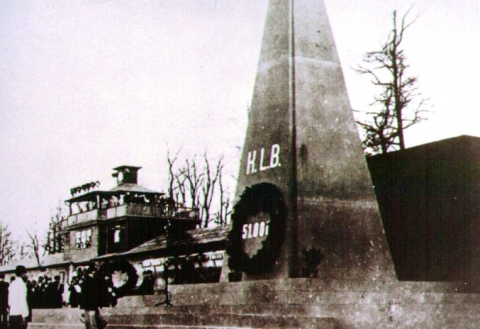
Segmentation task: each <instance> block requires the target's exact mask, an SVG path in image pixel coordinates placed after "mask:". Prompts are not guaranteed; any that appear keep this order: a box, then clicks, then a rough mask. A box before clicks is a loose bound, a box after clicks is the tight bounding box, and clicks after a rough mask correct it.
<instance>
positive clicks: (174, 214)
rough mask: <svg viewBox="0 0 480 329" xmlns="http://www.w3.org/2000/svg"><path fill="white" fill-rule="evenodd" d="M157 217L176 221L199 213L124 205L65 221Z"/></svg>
mask: <svg viewBox="0 0 480 329" xmlns="http://www.w3.org/2000/svg"><path fill="white" fill-rule="evenodd" d="M125 216H132V217H157V218H161V217H163V218H165V217H167V218H176V219H191V220H195V219H198V216H199V211H198V209H196V208H188V207H178V206H177V207H169V206H150V205H141V204H124V205H120V206H116V207H111V208H107V209H104V208H102V209H93V210H90V211H85V212H81V213H78V214H73V215H70V216H69V217H68V219H67V225H69V226H70V225H75V224H79V223H83V222H87V221H90V220H98V219H112V218H117V217H125Z"/></svg>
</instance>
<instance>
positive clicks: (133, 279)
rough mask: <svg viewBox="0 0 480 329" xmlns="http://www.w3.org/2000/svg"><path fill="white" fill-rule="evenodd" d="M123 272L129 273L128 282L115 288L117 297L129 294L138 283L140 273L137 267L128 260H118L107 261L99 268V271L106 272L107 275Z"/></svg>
mask: <svg viewBox="0 0 480 329" xmlns="http://www.w3.org/2000/svg"><path fill="white" fill-rule="evenodd" d="M116 271H119V272H122V273H125V274H127V277H128V279H127V282H125V284H123V285H122V286H120V287H117V288H115V293H116V295H117V297H123V296H126V295H128V294H129V293H130V292H131V291H132V290H133V289H134V288H135V286H136V285H137V281H138V274H137V270H135V267H133V265H132V264H130V262H128V261H127V260H116V261H113V262H105V263H103V264H102V266H101V267H100V269H99V272H102V273H105V274H107V275H112V274H113V272H116Z"/></svg>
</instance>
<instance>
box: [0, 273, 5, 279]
mask: <svg viewBox="0 0 480 329" xmlns="http://www.w3.org/2000/svg"><path fill="white" fill-rule="evenodd" d="M3 280H5V274H3V273H0V281H3Z"/></svg>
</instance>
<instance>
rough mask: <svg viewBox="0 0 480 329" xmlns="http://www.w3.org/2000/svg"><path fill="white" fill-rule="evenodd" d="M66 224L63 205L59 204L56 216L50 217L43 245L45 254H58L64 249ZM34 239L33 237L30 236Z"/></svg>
mask: <svg viewBox="0 0 480 329" xmlns="http://www.w3.org/2000/svg"><path fill="white" fill-rule="evenodd" d="M64 225H65V218H64V217H63V216H62V207H61V206H60V205H59V206H58V207H57V209H56V213H55V216H52V217H51V218H50V223H49V225H48V232H47V236H46V238H45V241H44V243H43V244H42V247H43V254H44V255H45V254H48V255H52V254H56V253H60V252H63V250H64V241H63V239H64V236H63V234H62V232H63V228H64ZM30 239H32V237H31V238H30Z"/></svg>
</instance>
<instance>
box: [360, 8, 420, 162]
mask: <svg viewBox="0 0 480 329" xmlns="http://www.w3.org/2000/svg"><path fill="white" fill-rule="evenodd" d="M408 13H409V11H407V13H406V14H405V15H404V16H403V17H402V19H401V20H400V22H398V20H397V13H396V11H394V12H393V29H392V31H391V32H390V34H389V36H388V39H387V41H386V42H385V43H384V44H383V45H382V48H381V49H380V50H378V51H373V52H368V53H367V54H366V55H365V58H364V60H363V61H364V63H365V64H364V65H360V66H359V67H358V68H357V69H356V71H357V72H359V73H361V74H366V75H368V76H370V77H371V78H372V83H373V84H374V85H375V86H378V87H380V88H381V89H382V91H381V93H380V94H378V95H377V96H375V98H374V101H373V103H372V104H371V105H372V106H379V109H378V110H374V111H368V112H365V114H366V115H367V116H368V117H369V119H367V120H366V121H357V123H358V124H359V125H360V126H361V127H362V128H363V130H364V133H365V137H364V141H363V147H364V150H365V151H366V152H367V153H368V154H376V153H386V152H388V151H391V150H395V149H400V150H403V149H405V137H404V132H405V130H406V129H407V128H410V127H411V126H413V125H415V124H417V123H419V122H421V121H423V120H425V119H426V118H425V117H423V116H422V114H423V113H424V112H426V110H424V105H425V101H426V100H425V99H424V98H422V97H421V94H420V93H419V92H418V87H417V84H418V78H417V77H413V76H409V75H408V74H407V69H408V68H409V65H408V64H407V59H406V55H405V52H404V51H403V49H402V42H403V40H404V34H405V31H406V30H407V29H408V28H409V27H410V26H411V25H412V24H413V23H414V22H415V20H412V21H411V22H407V15H408Z"/></svg>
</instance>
